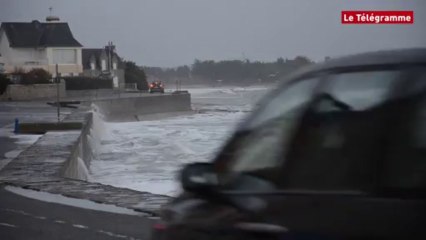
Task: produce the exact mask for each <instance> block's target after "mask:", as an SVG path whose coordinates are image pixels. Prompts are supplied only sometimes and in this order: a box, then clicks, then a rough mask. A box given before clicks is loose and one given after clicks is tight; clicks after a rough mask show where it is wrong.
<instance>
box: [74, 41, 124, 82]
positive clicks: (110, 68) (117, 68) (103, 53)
mask: <svg viewBox="0 0 426 240" xmlns="http://www.w3.org/2000/svg"><path fill="white" fill-rule="evenodd" d="M82 56H83V60H82V63H83V75H84V76H89V77H102V76H105V77H111V78H112V80H113V86H114V88H125V84H124V83H125V81H124V64H123V62H122V61H121V59H120V57H119V56H118V55H117V53H116V52H115V51H114V48H113V47H111V45H108V46H106V47H105V48H83V49H82Z"/></svg>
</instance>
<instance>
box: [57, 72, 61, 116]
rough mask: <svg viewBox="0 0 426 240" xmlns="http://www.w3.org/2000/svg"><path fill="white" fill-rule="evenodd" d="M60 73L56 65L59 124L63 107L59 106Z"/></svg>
mask: <svg viewBox="0 0 426 240" xmlns="http://www.w3.org/2000/svg"><path fill="white" fill-rule="evenodd" d="M59 83H60V80H59V71H58V64H56V109H57V112H58V123H59V122H60V120H61V118H60V117H61V105H60V104H59Z"/></svg>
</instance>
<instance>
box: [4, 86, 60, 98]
mask: <svg viewBox="0 0 426 240" xmlns="http://www.w3.org/2000/svg"><path fill="white" fill-rule="evenodd" d="M59 94H60V96H61V97H65V96H66V92H65V83H63V82H62V83H60V84H59ZM56 96H57V85H56V84H31V85H21V84H11V85H8V86H7V88H6V91H5V92H4V93H3V95H1V98H2V99H4V100H12V101H24V100H33V99H47V98H54V97H56Z"/></svg>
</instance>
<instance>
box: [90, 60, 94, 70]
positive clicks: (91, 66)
mask: <svg viewBox="0 0 426 240" xmlns="http://www.w3.org/2000/svg"><path fill="white" fill-rule="evenodd" d="M90 69H92V70H95V63H94V62H91V63H90Z"/></svg>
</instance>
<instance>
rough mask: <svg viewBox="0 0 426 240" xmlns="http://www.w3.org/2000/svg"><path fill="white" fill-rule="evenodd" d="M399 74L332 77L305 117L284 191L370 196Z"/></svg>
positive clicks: (291, 154)
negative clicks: (355, 192)
mask: <svg viewBox="0 0 426 240" xmlns="http://www.w3.org/2000/svg"><path fill="white" fill-rule="evenodd" d="M398 76H399V72H396V71H371V72H351V73H339V74H332V75H330V76H329V78H328V79H329V80H328V81H327V82H328V84H327V85H328V87H327V88H326V91H325V92H323V93H321V94H318V95H317V96H316V97H315V100H314V102H313V104H312V106H311V107H310V111H308V112H307V113H306V115H305V116H304V117H303V120H302V124H301V126H300V130H299V132H298V133H297V135H296V136H295V139H294V142H293V143H292V149H291V151H290V152H289V154H288V156H287V161H286V165H285V169H284V173H283V187H284V188H288V189H308V190H366V188H368V187H369V186H371V183H372V181H373V177H374V176H373V175H374V166H375V165H374V164H375V161H376V158H377V157H378V156H379V150H378V149H379V148H378V144H379V143H380V138H381V135H382V134H383V133H384V129H383V128H382V126H383V121H384V119H385V114H384V112H385V111H386V108H385V107H383V106H384V105H383V103H384V102H385V101H386V100H387V99H388V96H389V95H388V92H389V90H390V89H391V88H392V86H393V84H394V83H395V81H396V80H397V78H398Z"/></svg>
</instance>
